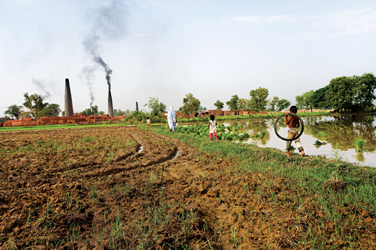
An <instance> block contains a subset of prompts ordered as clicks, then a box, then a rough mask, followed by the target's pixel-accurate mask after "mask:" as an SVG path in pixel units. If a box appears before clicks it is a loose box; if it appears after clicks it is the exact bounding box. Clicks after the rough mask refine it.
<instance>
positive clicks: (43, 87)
mask: <svg viewBox="0 0 376 250" xmlns="http://www.w3.org/2000/svg"><path fill="white" fill-rule="evenodd" d="M31 82H32V84H34V85H35V86H36V87H37V88H38V89H39V90H41V91H42V92H44V95H42V98H43V99H48V98H50V96H51V93H50V92H48V91H47V90H46V81H45V80H42V79H35V78H31Z"/></svg>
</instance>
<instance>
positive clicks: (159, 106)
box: [144, 97, 166, 116]
mask: <svg viewBox="0 0 376 250" xmlns="http://www.w3.org/2000/svg"><path fill="white" fill-rule="evenodd" d="M144 106H147V107H148V108H149V110H150V114H151V115H152V116H158V115H159V114H160V113H165V112H166V105H164V104H163V103H162V102H160V101H159V99H158V98H156V97H149V102H148V103H147V104H145V105H144Z"/></svg>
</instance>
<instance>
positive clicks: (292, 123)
mask: <svg viewBox="0 0 376 250" xmlns="http://www.w3.org/2000/svg"><path fill="white" fill-rule="evenodd" d="M290 112H291V113H293V114H296V113H297V112H298V108H297V107H296V106H291V107H290ZM288 115H289V113H286V114H285V123H286V125H289V132H288V134H287V139H292V138H295V137H297V136H298V135H299V131H298V128H299V119H298V118H296V117H295V116H292V115H291V116H290V117H289V119H287V116H288ZM294 142H295V144H296V146H298V150H299V152H300V154H301V156H304V155H305V153H304V150H303V146H302V144H301V143H300V139H299V138H298V139H296V140H295V141H294ZM291 143H292V141H286V149H287V156H289V155H290V146H291Z"/></svg>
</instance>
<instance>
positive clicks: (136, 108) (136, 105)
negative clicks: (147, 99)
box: [136, 102, 138, 111]
mask: <svg viewBox="0 0 376 250" xmlns="http://www.w3.org/2000/svg"><path fill="white" fill-rule="evenodd" d="M136 111H138V102H136Z"/></svg>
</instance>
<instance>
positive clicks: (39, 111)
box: [4, 92, 129, 119]
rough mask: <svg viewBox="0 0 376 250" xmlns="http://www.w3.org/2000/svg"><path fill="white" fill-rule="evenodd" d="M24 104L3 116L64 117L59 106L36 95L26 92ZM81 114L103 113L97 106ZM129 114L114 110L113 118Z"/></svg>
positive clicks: (10, 107)
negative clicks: (60, 115)
mask: <svg viewBox="0 0 376 250" xmlns="http://www.w3.org/2000/svg"><path fill="white" fill-rule="evenodd" d="M24 100H25V102H24V103H23V105H16V104H14V105H11V106H9V107H8V108H7V110H6V111H5V112H4V114H5V115H9V116H10V117H11V118H12V119H19V118H28V117H32V118H38V117H43V116H50V117H51V116H58V115H59V114H60V113H62V115H63V116H64V114H65V111H63V112H62V111H61V109H60V105H59V104H56V103H50V104H49V103H48V102H44V100H43V97H42V96H41V95H38V94H32V95H29V93H28V92H26V93H25V94H24ZM81 113H84V114H85V115H87V116H89V115H102V114H104V112H103V111H98V106H97V105H95V106H92V107H91V108H88V109H85V110H83V111H82V112H81ZM127 114H129V110H126V111H121V110H120V109H114V116H122V115H127Z"/></svg>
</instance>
